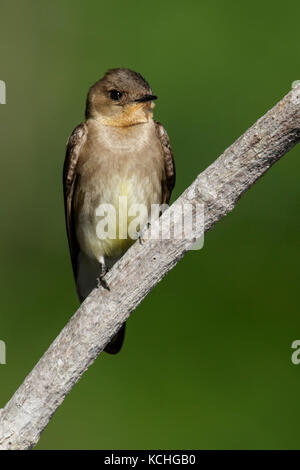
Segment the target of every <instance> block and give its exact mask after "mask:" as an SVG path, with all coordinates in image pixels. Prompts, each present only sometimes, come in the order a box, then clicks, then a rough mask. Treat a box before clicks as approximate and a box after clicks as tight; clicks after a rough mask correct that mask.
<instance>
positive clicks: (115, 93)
mask: <svg viewBox="0 0 300 470" xmlns="http://www.w3.org/2000/svg"><path fill="white" fill-rule="evenodd" d="M122 95H123V93H121V92H120V91H118V90H111V91H110V93H109V96H110V98H111V99H112V100H114V101H118V100H119V99H120V98H121V97H122Z"/></svg>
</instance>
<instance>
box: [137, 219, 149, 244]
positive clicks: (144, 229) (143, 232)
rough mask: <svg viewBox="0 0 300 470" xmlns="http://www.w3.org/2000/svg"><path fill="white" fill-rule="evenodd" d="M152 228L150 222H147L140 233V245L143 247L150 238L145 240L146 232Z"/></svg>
mask: <svg viewBox="0 0 300 470" xmlns="http://www.w3.org/2000/svg"><path fill="white" fill-rule="evenodd" d="M150 227H151V224H150V222H147V223H146V225H145V227H144V228H143V230H142V231H141V232H140V233H139V242H140V245H143V244H144V243H145V241H146V240H148V238H144V235H145V232H146V231H147V230H148V229H149V228H150Z"/></svg>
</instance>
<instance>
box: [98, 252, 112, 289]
mask: <svg viewBox="0 0 300 470" xmlns="http://www.w3.org/2000/svg"><path fill="white" fill-rule="evenodd" d="M107 271H108V268H107V266H106V264H105V259H104V256H100V258H99V276H98V277H97V287H100V286H102V287H104V289H107V290H110V288H109V285H108V284H107V281H106V280H105V279H104V276H105V275H106V273H107Z"/></svg>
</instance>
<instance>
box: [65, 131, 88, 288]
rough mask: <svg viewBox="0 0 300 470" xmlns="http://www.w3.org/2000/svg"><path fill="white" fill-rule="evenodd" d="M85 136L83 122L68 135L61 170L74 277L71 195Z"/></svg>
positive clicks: (76, 254)
mask: <svg viewBox="0 0 300 470" xmlns="http://www.w3.org/2000/svg"><path fill="white" fill-rule="evenodd" d="M86 137H87V127H86V124H85V123H82V124H79V126H77V127H76V128H75V129H74V131H73V132H72V134H71V135H70V137H69V140H68V143H67V150H66V157H65V163H64V170H63V190H64V203H65V217H66V227H67V235H68V241H69V248H70V254H71V260H72V267H73V272H74V276H75V279H76V277H77V258H78V252H79V246H78V241H77V238H76V231H75V226H74V213H73V196H74V193H75V188H76V181H77V171H76V170H77V163H78V159H79V155H80V151H81V149H82V146H83V144H84V142H85V141H86Z"/></svg>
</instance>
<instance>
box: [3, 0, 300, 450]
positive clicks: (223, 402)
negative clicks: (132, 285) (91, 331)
mask: <svg viewBox="0 0 300 470" xmlns="http://www.w3.org/2000/svg"><path fill="white" fill-rule="evenodd" d="M0 10H1V19H0V39H1V40H0V58H1V69H0V79H2V80H5V82H6V84H7V104H6V105H1V106H0V120H1V126H0V136H1V190H2V196H1V199H0V206H1V208H0V209H1V252H2V254H1V270H0V275H1V284H0V285H1V323H0V339H2V340H4V341H5V342H6V344H7V364H6V365H0V384H1V385H0V407H2V406H4V405H5V403H6V402H7V400H8V399H9V398H10V396H11V395H12V394H13V392H14V391H15V390H16V389H17V387H18V386H19V385H20V384H21V382H22V381H23V379H24V378H25V376H26V375H27V373H28V372H29V371H30V370H31V369H32V367H33V366H34V365H35V363H36V362H37V360H38V359H39V358H40V356H41V355H42V353H43V352H44V351H45V350H46V349H47V347H48V346H49V344H50V343H51V342H52V340H53V339H54V338H55V337H56V335H57V334H58V333H59V332H60V330H61V329H62V328H63V326H64V325H65V323H66V322H67V321H68V319H69V318H70V316H71V315H72V314H73V312H74V311H75V309H76V308H77V305H78V302H77V298H76V295H75V288H74V283H73V276H72V271H71V264H70V260H69V253H68V246H67V239H66V234H65V222H64V211H63V199H62V187H61V186H62V185H61V177H62V165H63V159H64V152H65V143H66V140H67V137H68V135H69V134H70V132H71V131H72V130H73V128H74V127H75V126H76V125H77V124H78V123H79V122H81V120H82V119H83V114H84V104H85V98H86V94H87V90H88V88H89V86H90V85H91V84H93V83H94V82H95V81H96V80H97V79H98V78H100V77H101V76H102V75H103V74H104V73H105V71H106V70H107V69H109V68H111V67H117V66H125V67H129V68H132V69H134V70H136V71H138V72H140V73H141V74H142V75H144V76H145V78H146V79H147V80H148V81H149V82H150V84H151V86H152V88H153V91H154V93H155V94H157V95H158V96H159V100H158V102H157V106H156V109H155V117H156V118H157V119H159V120H160V121H161V122H163V123H164V125H165V127H166V128H167V130H168V133H169V135H170V139H171V142H172V146H173V149H174V153H175V157H176V166H177V185H176V188H175V191H174V193H173V198H172V200H174V199H175V198H176V197H177V196H179V195H180V194H181V192H182V191H183V190H184V189H185V188H186V187H187V185H189V184H190V183H191V182H192V181H193V179H194V178H195V177H196V176H197V174H198V173H199V172H201V171H202V170H204V169H205V168H206V167H207V166H208V165H209V164H210V163H211V162H212V161H214V160H215V159H216V158H217V157H218V156H219V154H220V153H222V151H223V150H224V149H225V148H226V147H227V146H229V145H230V144H231V143H232V142H233V141H234V140H235V139H236V138H237V137H239V136H240V134H242V133H243V132H244V131H245V130H246V129H247V128H248V127H249V126H250V125H251V124H252V123H254V122H255V120H256V119H257V118H259V117H260V116H261V115H263V114H264V113H265V112H266V111H267V110H268V109H269V108H270V107H272V106H273V105H274V104H275V103H276V102H277V101H278V100H279V99H280V98H281V97H282V96H283V95H284V94H286V93H287V92H288V91H289V89H290V87H291V83H292V82H293V81H294V80H296V79H300V69H299V63H300V59H299V57H300V54H299V52H300V51H299V14H300V3H299V1H298V0H294V1H289V0H287V1H285V2H283V3H282V2H279V1H277V2H276V1H275V2H274V1H272V2H271V1H265V2H262V1H257V0H253V1H251V2H238V1H227V2H225V1H202V2H196V1H186V2H181V1H175V0H172V1H164V2H161V1H158V0H153V1H151V2H147V3H146V2H143V1H127V2H122V1H115V2H104V1H101V0H97V1H96V0H87V1H85V2H83V1H79V0H72V1H71V0H60V1H58V0H52V1H49V0H47V1H46V0H43V1H38V0H26V1H25V0H23V1H22V0H19V1H6V0H1V3H0ZM299 154H300V146H298V147H295V148H294V149H293V150H292V151H291V152H290V153H289V154H288V155H287V156H286V157H284V158H283V159H282V160H281V161H280V162H279V163H278V164H277V165H275V167H274V168H272V169H271V171H269V172H268V173H267V175H266V176H265V177H264V178H263V179H262V180H260V181H259V182H258V183H257V184H256V185H255V186H254V187H253V188H252V189H251V190H250V191H249V192H248V193H247V194H245V195H244V196H243V198H242V200H241V201H240V202H239V204H238V206H237V207H236V209H235V210H234V211H233V213H231V214H230V215H229V216H227V217H226V218H225V219H223V220H222V221H221V222H220V223H218V224H217V226H216V227H215V228H214V229H213V230H212V231H211V232H210V233H209V234H207V235H206V238H205V245H204V248H203V250H201V251H194V252H190V253H188V254H187V256H185V258H184V259H183V260H182V261H181V262H180V263H179V264H178V265H177V267H176V268H175V269H173V270H172V271H171V272H170V273H169V274H168V276H167V277H166V278H165V279H164V280H163V281H162V282H161V283H160V284H159V285H158V286H157V287H156V288H155V289H154V290H153V291H152V292H151V293H150V295H148V297H147V298H146V299H145V301H144V302H143V303H142V304H141V305H140V306H139V308H138V309H137V311H136V312H135V313H134V314H133V315H132V317H131V319H130V320H129V321H128V328H127V337H126V342H125V346H124V349H123V350H122V352H121V353H120V355H118V356H116V357H112V356H109V355H106V354H102V355H101V356H100V358H99V359H98V360H97V361H96V362H95V363H94V364H93V365H92V367H90V369H89V370H88V371H87V372H86V373H85V375H84V377H83V378H82V379H81V380H80V382H79V383H78V384H77V385H76V386H75V388H74V389H73V390H72V392H71V393H70V395H69V396H68V397H67V398H66V400H65V402H64V403H63V405H62V406H61V407H60V408H59V410H58V411H57V413H56V414H55V415H54V417H53V419H52V420H51V422H50V424H49V425H48V427H47V428H46V430H45V431H44V433H43V434H42V437H41V440H40V442H39V444H38V446H37V448H38V449H80V448H81V449H139V448H146V449H155V448H159V449H168V448H171V449H195V448H196V449H197V448H200V449H240V448H244V449H249V448H250V449H251V448H254V449H261V448H269V449H278V448H285V449H287V448H299V447H300V446H299V435H298V434H299V432H298V431H299V421H300V406H299V391H300V365H299V366H298V367H297V366H295V365H293V364H292V363H291V354H292V350H291V343H292V341H293V340H294V339H299V337H300V315H299V262H300V253H299V228H300V223H299V222H300V217H299V196H300V188H299V170H300V162H299Z"/></svg>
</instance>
